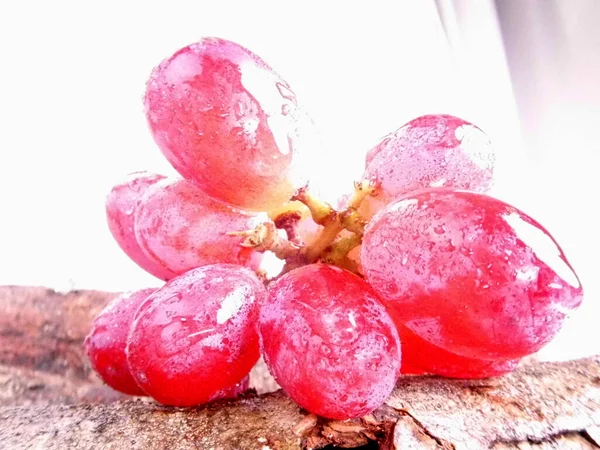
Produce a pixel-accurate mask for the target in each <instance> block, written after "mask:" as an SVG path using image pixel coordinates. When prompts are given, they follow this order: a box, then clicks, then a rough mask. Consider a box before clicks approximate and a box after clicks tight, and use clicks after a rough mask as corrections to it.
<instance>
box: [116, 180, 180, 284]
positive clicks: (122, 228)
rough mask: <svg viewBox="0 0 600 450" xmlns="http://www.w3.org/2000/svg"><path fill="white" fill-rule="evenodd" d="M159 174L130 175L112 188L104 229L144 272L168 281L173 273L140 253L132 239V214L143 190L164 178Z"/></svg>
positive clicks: (133, 236)
mask: <svg viewBox="0 0 600 450" xmlns="http://www.w3.org/2000/svg"><path fill="white" fill-rule="evenodd" d="M164 178H165V177H164V176H162V175H156V174H153V173H149V172H136V173H132V174H130V175H129V176H128V177H127V179H126V180H124V181H123V182H122V183H120V184H117V185H116V186H115V187H113V188H112V190H111V191H110V193H109V194H108V196H107V197H106V219H107V222H108V228H109V229H110V232H111V233H112V235H113V237H114V238H115V240H116V241H117V244H119V247H121V249H122V250H123V251H124V252H125V253H126V254H127V256H129V257H130V258H131V260H132V261H133V262H135V263H136V264H137V265H138V266H140V267H141V268H142V269H144V270H145V271H147V272H149V273H151V274H152V275H154V276H155V277H158V278H160V279H162V280H169V279H171V278H173V277H175V276H176V275H177V274H175V273H174V272H172V271H171V270H169V269H167V268H166V267H164V266H163V265H162V264H161V263H160V262H157V261H154V260H152V259H150V258H148V256H147V255H146V254H145V253H144V251H143V250H142V249H141V248H140V245H139V244H138V242H137V239H136V238H135V232H134V224H133V222H134V213H135V210H136V208H137V205H138V203H139V201H140V198H141V197H142V195H143V194H144V193H145V192H146V190H147V189H148V188H149V187H150V186H152V185H153V184H155V183H157V182H158V181H160V180H162V179H164Z"/></svg>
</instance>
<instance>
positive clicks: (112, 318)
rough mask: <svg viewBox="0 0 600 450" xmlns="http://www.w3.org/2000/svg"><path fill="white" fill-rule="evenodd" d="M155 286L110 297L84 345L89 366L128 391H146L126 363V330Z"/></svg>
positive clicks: (135, 392)
mask: <svg viewBox="0 0 600 450" xmlns="http://www.w3.org/2000/svg"><path fill="white" fill-rule="evenodd" d="M155 290H156V289H142V290H140V291H137V292H130V293H126V294H123V295H120V296H119V297H117V298H115V299H114V300H113V301H111V302H110V303H109V304H108V305H107V306H106V307H105V308H104V309H103V310H102V311H101V312H100V314H98V316H97V317H96V318H95V319H94V321H93V322H92V327H91V329H90V332H89V334H88V335H87V337H86V338H85V340H84V343H83V347H84V349H85V352H86V354H87V356H88V358H89V360H90V363H91V364H92V368H93V369H94V370H95V371H96V373H97V374H98V375H99V376H100V378H102V381H104V382H105V383H106V384H107V385H109V386H110V387H112V388H113V389H116V390H117V391H119V392H123V393H125V394H129V395H146V394H145V393H144V391H142V389H140V387H139V386H138V385H137V383H136V382H135V380H134V379H133V377H132V376H131V373H130V372H129V366H128V365H127V358H126V356H125V347H126V345H127V334H128V332H129V327H130V326H131V323H132V322H133V318H134V315H135V312H136V311H137V309H138V307H139V306H140V305H141V304H142V303H143V302H144V301H145V300H146V299H147V298H148V297H149V296H150V295H151V294H152V293H153V292H154V291H155Z"/></svg>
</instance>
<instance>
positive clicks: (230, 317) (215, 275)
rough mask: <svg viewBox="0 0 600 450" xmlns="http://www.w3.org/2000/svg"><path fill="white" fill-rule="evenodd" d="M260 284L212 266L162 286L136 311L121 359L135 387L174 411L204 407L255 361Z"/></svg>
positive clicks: (246, 273) (243, 272)
mask: <svg viewBox="0 0 600 450" xmlns="http://www.w3.org/2000/svg"><path fill="white" fill-rule="evenodd" d="M265 297H266V291H265V288H264V286H263V284H262V283H261V282H260V281H259V280H258V278H257V277H256V276H255V275H254V273H252V272H251V271H250V270H248V269H245V268H243V267H239V266H234V265H229V264H215V265H210V266H203V267H199V268H197V269H194V270H191V271H189V272H187V273H185V274H183V275H180V276H179V277H177V278H174V279H173V280H171V281H169V282H168V283H167V284H166V285H165V286H164V287H163V288H161V289H159V290H158V291H156V292H155V293H154V294H152V295H151V296H150V297H149V298H148V300H147V301H146V302H144V303H143V304H142V306H141V307H140V309H139V310H138V312H137V314H136V316H135V320H134V322H133V325H132V327H131V330H130V333H129V340H128V344H127V360H128V363H129V368H130V370H131V374H132V375H133V378H134V379H135V381H136V382H137V384H138V385H139V386H140V387H141V388H142V389H143V390H144V391H145V392H146V393H147V394H148V395H150V396H151V397H153V398H154V399H156V400H157V401H159V402H161V403H164V404H167V405H175V406H191V405H199V404H202V403H206V402H208V401H210V400H211V399H214V398H215V395H217V393H218V392H219V391H222V390H224V389H229V388H231V386H233V385H234V384H236V383H239V382H240V381H241V380H242V379H243V378H244V377H245V376H246V375H248V373H249V372H250V369H251V368H252V367H253V366H254V364H255V363H256V362H257V360H258V357H259V343H258V335H257V332H256V322H257V320H258V303H261V302H263V301H264V299H265Z"/></svg>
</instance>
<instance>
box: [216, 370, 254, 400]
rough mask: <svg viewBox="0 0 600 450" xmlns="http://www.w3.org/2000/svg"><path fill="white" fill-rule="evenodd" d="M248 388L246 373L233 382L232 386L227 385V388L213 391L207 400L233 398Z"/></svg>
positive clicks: (248, 381)
mask: <svg viewBox="0 0 600 450" xmlns="http://www.w3.org/2000/svg"><path fill="white" fill-rule="evenodd" d="M248 389H250V375H246V376H245V377H244V378H243V379H242V381H240V382H238V383H236V384H234V385H233V386H229V387H228V388H225V389H221V390H220V391H218V392H215V393H214V394H213V395H212V397H210V400H209V401H211V402H212V401H213V400H230V399H234V398H237V397H239V395H240V394H243V393H244V392H246V391H247V390H248Z"/></svg>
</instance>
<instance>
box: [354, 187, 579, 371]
mask: <svg viewBox="0 0 600 450" xmlns="http://www.w3.org/2000/svg"><path fill="white" fill-rule="evenodd" d="M361 260H362V264H363V270H364V273H365V276H366V278H367V280H368V281H369V283H370V284H371V285H372V286H373V288H374V289H375V290H376V291H377V292H378V293H379V295H380V296H381V298H382V300H383V301H384V303H385V305H386V307H387V308H388V309H389V310H390V312H391V313H392V314H393V315H394V320H395V322H396V323H401V324H404V325H405V326H406V327H407V328H408V329H410V330H411V331H412V332H414V333H415V334H417V335H418V336H420V337H421V338H423V339H425V340H426V341H428V342H430V343H432V344H434V345H437V346H438V347H441V348H442V349H444V350H448V351H450V352H452V353H456V354H459V355H462V356H467V357H471V358H478V359H497V360H501V359H502V360H506V359H516V358H521V357H523V356H525V355H528V354H531V353H533V352H535V351H537V350H539V349H540V348H541V347H543V346H544V345H545V344H547V343H548V342H549V341H550V340H551V339H552V338H553V337H554V336H555V335H556V333H557V332H558V330H559V329H560V327H561V325H562V323H563V321H564V319H565V317H566V316H567V314H568V313H569V312H570V311H572V310H573V309H574V308H576V307H578V306H579V304H580V302H581V299H582V288H581V285H580V283H579V279H578V278H577V276H576V274H575V272H574V271H573V269H572V268H571V266H570V265H569V263H568V262H567V259H566V257H565V255H564V254H563V252H562V250H561V249H560V247H559V246H558V244H557V243H556V241H555V240H554V239H553V238H552V236H551V235H550V234H549V233H548V232H547V231H546V230H545V229H544V228H543V227H542V226H541V225H540V224H538V223H537V222H536V221H535V220H533V219H532V218H530V217H529V216H527V215H526V214H525V213H523V212H521V211H519V210H517V209H516V208H514V207H512V206H510V205H508V204H506V203H504V202H501V201H500V200H496V199H494V198H492V197H488V196H486V195H483V194H476V193H471V192H457V191H450V190H443V189H433V190H429V191H425V192H420V193H413V194H410V195H409V196H407V197H405V198H403V199H400V200H397V201H395V202H393V203H391V204H390V205H388V206H387V207H386V208H385V209H383V210H381V211H380V212H379V213H378V214H377V215H376V216H375V217H373V219H372V220H371V222H370V223H369V225H368V227H367V229H366V232H365V235H364V240H363V245H362V250H361Z"/></svg>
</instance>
